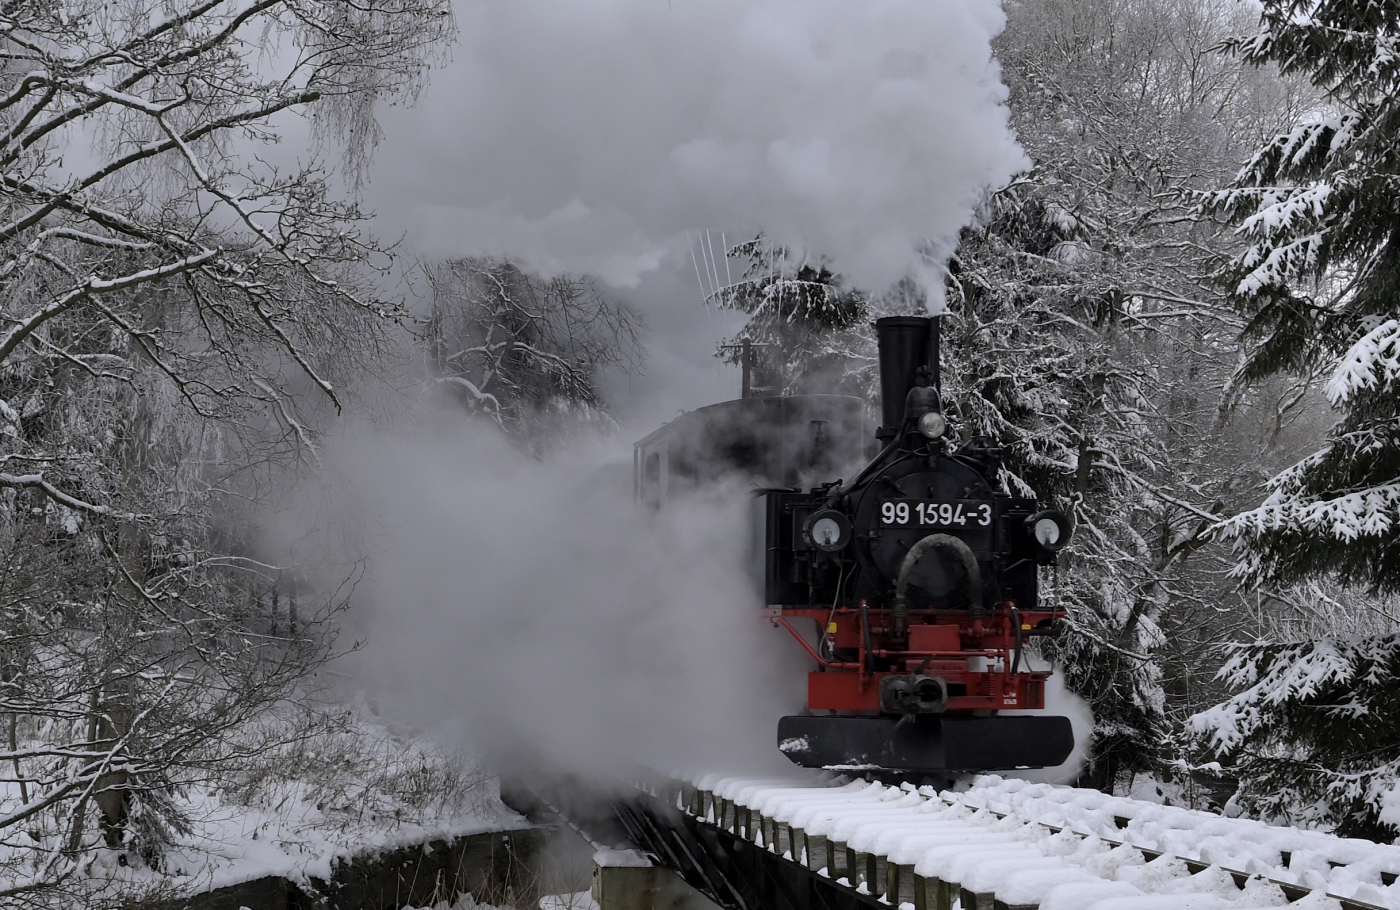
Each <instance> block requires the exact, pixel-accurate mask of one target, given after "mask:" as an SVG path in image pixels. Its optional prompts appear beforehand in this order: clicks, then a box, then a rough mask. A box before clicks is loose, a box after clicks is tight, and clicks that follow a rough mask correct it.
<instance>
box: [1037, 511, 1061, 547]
mask: <svg viewBox="0 0 1400 910" xmlns="http://www.w3.org/2000/svg"><path fill="white" fill-rule="evenodd" d="M1035 539H1036V541H1037V542H1038V543H1039V544H1040V545H1041V546H1042V547H1053V546H1054V545H1055V544H1057V543H1059V542H1060V523H1059V522H1058V521H1056V520H1055V519H1053V518H1042V519H1040V520H1039V521H1037V522H1036V523H1035Z"/></svg>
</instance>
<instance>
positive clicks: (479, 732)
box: [328, 425, 805, 777]
mask: <svg viewBox="0 0 1400 910" xmlns="http://www.w3.org/2000/svg"><path fill="white" fill-rule="evenodd" d="M595 454H596V453H595ZM328 458H329V461H330V462H331V463H333V464H334V465H335V466H336V467H337V469H338V472H339V473H341V474H342V475H343V477H344V479H345V480H347V481H348V483H349V486H350V487H351V488H352V489H353V490H354V491H355V493H354V495H353V496H352V497H347V498H344V499H343V500H341V501H340V506H341V508H342V509H343V514H342V515H341V516H338V518H337V520H336V521H334V522H332V524H333V525H337V526H340V527H342V528H343V527H344V523H345V522H353V523H355V524H356V525H357V526H358V529H359V531H360V533H361V534H363V535H367V536H366V537H364V538H363V539H362V540H361V541H360V546H362V547H364V548H365V549H368V550H369V552H371V553H372V554H373V555H372V556H371V558H370V560H369V564H368V577H367V581H366V583H365V584H364V585H362V587H361V588H360V589H359V590H358V591H357V592H356V598H355V600H356V604H357V607H356V610H355V611H354V612H353V614H352V616H351V631H352V632H354V633H355V634H356V636H357V637H359V638H362V639H363V640H365V642H366V645H365V647H364V649H363V650H362V651H360V652H359V653H357V654H354V655H352V656H351V657H350V658H349V666H348V667H345V669H348V670H349V671H350V672H351V675H352V677H353V679H354V680H355V683H354V684H355V685H356V686H358V687H360V688H361V689H362V690H363V691H365V693H366V694H367V695H368V696H370V697H371V698H372V699H374V703H375V704H376V705H377V707H378V708H379V710H380V711H382V712H383V713H384V714H385V715H386V716H387V717H389V718H391V719H395V720H397V721H400V722H407V723H410V724H413V725H415V726H418V727H420V728H428V727H437V728H439V729H442V727H443V725H448V726H449V727H450V728H451V729H452V730H453V731H454V732H453V733H452V735H453V736H454V738H455V739H456V742H455V743H454V744H455V745H461V746H465V747H466V748H467V749H468V750H469V751H472V752H474V753H476V754H477V755H479V756H480V757H481V758H482V759H484V760H485V761H487V762H488V764H490V765H491V766H492V767H494V768H496V769H498V770H504V771H511V770H514V771H516V772H522V771H525V770H528V769H531V768H533V769H540V768H544V769H550V770H561V769H562V770H564V771H567V772H570V773H573V774H583V775H591V776H597V777H606V776H608V775H610V774H617V773H622V772H625V771H626V770H627V769H629V768H630V767H634V766H642V765H645V766H650V767H652V768H656V769H659V770H662V771H669V770H673V769H679V768H685V769H725V768H749V769H752V768H763V767H766V766H770V765H781V766H783V767H790V766H788V765H787V763H786V762H785V761H784V760H783V759H782V757H781V755H780V754H779V753H778V752H777V750H776V749H775V748H774V731H775V729H776V726H777V718H778V717H779V716H780V715H781V714H782V713H785V712H790V711H794V710H797V709H800V708H801V706H802V696H803V683H804V682H805V676H804V673H803V669H804V666H803V661H802V660H801V651H800V649H799V648H798V647H797V645H796V644H795V643H793V642H792V641H790V640H788V639H787V635H786V633H783V632H780V631H778V630H775V629H773V628H772V626H771V625H770V624H769V622H768V621H767V620H766V618H765V611H764V610H763V609H762V606H761V600H762V598H761V595H760V594H759V592H758V590H757V589H756V587H755V586H754V585H753V583H752V582H751V580H750V579H751V577H752V574H751V570H750V569H749V565H750V562H749V560H750V554H749V551H748V546H749V537H748V535H747V530H748V526H747V524H746V522H747V517H746V516H747V512H746V510H747V508H748V507H749V506H750V503H751V497H750V496H748V495H746V494H744V493H743V492H742V491H739V490H725V491H720V490H716V494H717V495H716V498H715V499H714V500H713V501H700V502H692V503H688V504H685V505H684V506H681V505H674V506H672V507H668V508H667V509H666V510H663V511H662V512H661V513H660V514H651V513H649V512H644V511H643V510H641V509H639V508H638V507H637V506H635V505H634V503H633V502H632V499H631V475H630V467H631V466H630V463H624V464H622V465H613V466H611V467H612V468H617V469H618V470H605V471H601V472H600V471H598V470H596V469H593V468H591V467H590V466H589V465H588V464H587V463H586V462H580V463H571V462H551V463H539V462H535V461H532V460H530V459H528V458H522V457H521V454H520V452H519V451H518V450H516V449H514V448H512V447H510V446H509V445H507V444H506V443H505V442H504V441H503V440H502V439H501V438H499V436H498V435H497V434H495V433H494V432H493V431H492V430H491V429H490V428H489V427H488V426H486V425H478V426H475V427H466V428H462V427H460V426H458V428H457V429H456V430H451V431H436V432H430V433H417V432H412V431H408V430H402V431H401V432H398V433H394V434H383V433H370V432H366V433H362V434H358V435H357V434H347V435H346V436H345V437H343V438H342V439H341V441H340V443H339V444H338V445H336V446H333V447H332V449H331V451H330V453H329V455H328ZM364 545H367V546H364Z"/></svg>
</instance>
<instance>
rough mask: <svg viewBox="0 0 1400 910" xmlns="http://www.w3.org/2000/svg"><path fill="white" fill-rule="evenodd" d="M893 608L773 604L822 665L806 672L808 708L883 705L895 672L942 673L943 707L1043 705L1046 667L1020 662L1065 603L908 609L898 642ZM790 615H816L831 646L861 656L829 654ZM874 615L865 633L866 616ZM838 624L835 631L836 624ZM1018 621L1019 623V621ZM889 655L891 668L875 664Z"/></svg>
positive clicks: (856, 709)
mask: <svg viewBox="0 0 1400 910" xmlns="http://www.w3.org/2000/svg"><path fill="white" fill-rule="evenodd" d="M892 612H893V611H891V610H888V609H869V608H865V607H864V604H862V608H854V609H853V608H845V607H840V608H837V609H835V610H832V609H830V608H820V607H818V608H813V607H781V608H775V609H772V610H770V614H771V617H772V621H773V623H774V624H775V625H777V624H781V625H782V626H783V627H784V628H785V629H787V630H788V632H789V633H791V635H792V637H793V638H795V639H796V640H797V641H798V643H799V644H801V645H802V647H803V649H804V650H806V652H807V654H808V655H809V656H810V657H811V658H812V659H813V660H815V661H816V662H817V667H818V668H817V669H816V670H814V671H812V672H811V673H809V674H808V675H807V707H808V710H810V711H813V712H817V711H839V712H842V713H846V714H869V715H876V714H879V713H880V696H879V689H880V679H881V678H882V677H884V676H891V675H905V674H917V675H925V674H926V675H929V676H938V677H942V678H943V680H944V681H945V682H946V684H947V687H948V698H947V707H946V709H945V713H949V714H959V713H972V712H978V713H984V712H988V711H1002V710H1018V711H1024V710H1028V709H1039V708H1044V707H1045V680H1046V679H1047V678H1049V676H1050V671H1048V670H1023V669H1020V660H1019V652H1020V650H1021V648H1022V647H1023V646H1024V643H1025V640H1026V639H1027V638H1029V637H1031V636H1035V635H1043V634H1045V633H1046V632H1048V631H1049V630H1050V628H1051V627H1052V626H1053V625H1054V623H1055V621H1056V620H1058V619H1060V618H1062V617H1063V616H1064V615H1065V614H1064V612H1063V611H1060V610H1030V611H1025V612H1022V611H1020V610H1018V609H1016V607H1015V605H1013V604H1012V603H1011V602H1010V601H1007V602H1004V603H1002V604H1001V606H1000V608H999V609H997V610H995V611H992V612H987V613H982V614H980V615H977V614H973V613H970V612H950V611H947V610H910V611H909V614H908V615H909V623H910V624H909V628H908V642H907V645H906V646H905V648H903V649H898V650H896V649H893V648H892V641H891V638H892V636H891V628H890V623H891V613H892ZM790 619H811V620H815V621H816V623H817V628H818V629H819V630H820V631H821V634H823V635H830V636H831V638H832V643H833V648H834V649H840V650H847V651H849V650H852V649H853V650H855V651H856V654H857V659H856V660H854V661H850V660H844V661H842V660H828V659H826V658H824V657H822V656H821V654H819V653H818V652H817V650H816V649H814V648H813V647H812V645H811V643H810V642H809V641H808V640H807V639H806V638H805V637H804V636H803V635H802V633H801V632H799V631H798V630H797V629H794V628H793V626H792V624H791V623H790V622H789V620H790ZM866 622H868V623H869V636H868V641H869V642H870V646H869V648H868V649H867V644H866V642H867V635H866V629H865V626H864V623H866ZM833 626H834V627H835V628H834V631H833V630H832V628H831V627H833ZM1018 626H1019V628H1018ZM876 659H878V660H880V661H881V662H882V663H885V662H886V661H888V662H889V663H888V665H889V666H890V667H891V668H892V669H891V670H888V671H878V670H873V669H871V666H872V664H873V663H874V661H875V660H876Z"/></svg>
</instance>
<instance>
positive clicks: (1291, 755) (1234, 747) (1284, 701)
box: [1188, 634, 1400, 840]
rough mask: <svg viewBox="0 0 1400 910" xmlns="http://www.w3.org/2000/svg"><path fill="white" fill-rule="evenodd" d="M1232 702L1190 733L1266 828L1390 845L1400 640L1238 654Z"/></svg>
mask: <svg viewBox="0 0 1400 910" xmlns="http://www.w3.org/2000/svg"><path fill="white" fill-rule="evenodd" d="M1220 678H1221V679H1222V680H1223V681H1224V682H1225V683H1227V684H1228V685H1229V686H1230V687H1231V689H1232V690H1234V691H1235V694H1234V695H1233V696H1232V697H1231V698H1230V699H1229V700H1227V701H1225V702H1223V703H1221V704H1219V705H1216V706H1215V707H1213V708H1210V709H1208V710H1206V711H1203V712H1201V713H1199V714H1197V715H1195V716H1194V717H1192V718H1191V719H1190V722H1189V724H1188V733H1189V735H1190V736H1191V737H1192V738H1193V739H1194V740H1195V741H1196V743H1197V745H1198V746H1200V747H1202V748H1203V749H1205V750H1206V751H1207V753H1208V754H1209V756H1210V757H1212V758H1215V759H1217V760H1219V761H1220V762H1222V763H1223V764H1224V765H1226V767H1227V770H1228V771H1229V772H1230V773H1232V774H1233V775H1237V776H1238V778H1239V781H1240V786H1239V791H1238V793H1237V794H1236V797H1235V799H1236V801H1237V802H1238V803H1239V805H1240V806H1241V808H1244V809H1246V810H1248V811H1250V812H1252V813H1256V814H1258V815H1261V816H1263V817H1266V818H1279V819H1283V820H1286V821H1288V822H1290V823H1295V824H1303V825H1308V826H1326V827H1333V828H1336V830H1337V831H1338V832H1339V833H1341V834H1345V835H1349V836H1361V837H1374V838H1381V839H1385V840H1389V839H1391V838H1393V837H1394V836H1395V833H1396V831H1397V828H1400V812H1397V811H1396V808H1397V807H1400V800H1397V796H1400V726H1397V725H1396V723H1395V717H1396V714H1397V712H1400V635H1394V634H1392V635H1384V636H1375V637H1360V638H1348V639H1341V638H1337V639H1319V640H1317V641H1308V642H1299V643H1292V644H1265V643H1258V644H1250V645H1234V646H1231V647H1230V649H1229V659H1228V660H1227V662H1226V664H1225V666H1224V667H1223V668H1222V669H1221V670H1220Z"/></svg>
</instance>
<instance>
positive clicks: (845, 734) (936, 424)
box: [634, 316, 1074, 775]
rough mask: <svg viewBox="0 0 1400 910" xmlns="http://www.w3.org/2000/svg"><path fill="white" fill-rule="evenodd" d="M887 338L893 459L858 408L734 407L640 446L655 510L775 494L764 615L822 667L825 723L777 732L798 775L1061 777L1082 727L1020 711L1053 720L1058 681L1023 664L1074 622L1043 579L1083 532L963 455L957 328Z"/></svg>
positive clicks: (637, 467) (766, 540) (917, 328)
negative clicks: (1055, 771)
mask: <svg viewBox="0 0 1400 910" xmlns="http://www.w3.org/2000/svg"><path fill="white" fill-rule="evenodd" d="M875 327H876V332H877V335H878V339H879V347H880V386H881V399H882V413H883V419H882V424H883V425H882V426H881V428H880V429H879V430H878V431H877V432H876V433H875V440H874V444H869V436H868V431H867V428H866V427H867V424H866V422H865V419H864V403H863V402H861V401H860V400H859V399H855V398H849V397H844V396H833V395H802V396H791V397H784V398H778V397H773V398H747V399H740V400H737V401H729V402H723V403H720V404H715V405H710V406H708V407H704V408H699V409H697V410H695V411H691V412H689V413H687V414H684V415H681V416H680V417H678V418H676V419H675V420H673V421H671V422H670V423H668V424H667V425H666V426H664V427H662V428H661V429H659V430H657V431H656V432H655V433H652V434H651V435H650V436H648V437H646V438H645V439H643V440H640V441H639V442H638V443H637V444H636V447H635V464H634V477H635V483H636V493H637V496H638V498H639V499H640V500H641V501H642V502H644V503H646V504H648V505H649V506H652V507H660V506H661V505H662V504H664V503H665V502H666V501H667V500H668V499H670V498H672V497H673V496H676V495H679V494H680V493H682V492H683V491H684V490H686V489H689V488H695V487H701V486H705V485H708V484H710V483H713V482H714V481H716V480H718V479H719V478H721V477H722V476H725V475H730V474H734V473H736V472H737V473H739V474H741V475H744V476H746V477H748V478H749V479H750V480H751V481H752V482H755V483H757V484H758V485H759V486H760V487H761V488H762V489H760V490H759V492H758V493H757V500H756V503H755V505H756V506H757V508H758V528H757V531H758V535H759V536H760V539H761V540H762V554H763V555H762V556H761V557H760V561H761V563H762V565H761V567H760V568H761V573H762V586H763V588H764V591H765V595H766V596H765V600H766V603H767V605H768V609H769V611H770V613H771V615H772V619H773V621H774V622H775V623H777V624H781V625H783V626H784V627H786V628H787V630H788V631H789V632H791V633H792V635H793V637H794V638H795V639H796V640H797V641H798V642H799V643H800V644H801V646H802V647H803V648H805V649H806V650H807V653H808V654H809V655H810V656H811V657H812V659H813V660H814V661H815V662H816V667H815V669H814V670H813V671H812V672H811V673H809V675H808V684H807V712H806V713H804V714H802V715H795V716H790V717H784V718H782V719H781V721H780V722H779V726H778V747H779V748H780V749H781V750H782V751H783V752H784V754H785V755H786V756H787V757H788V758H789V759H790V760H792V761H793V762H795V763H797V764H799V765H805V766H808V767H843V768H860V769H866V770H876V771H887V772H892V773H895V774H907V775H919V774H930V775H938V774H949V773H958V772H965V771H980V770H1005V769H1012V768H1026V767H1048V766H1052V765H1057V764H1060V763H1061V762H1063V761H1064V760H1065V759H1066V758H1067V757H1068V755H1069V753H1070V751H1071V750H1072V748H1073V745H1074V739H1073V734H1072V732H1071V729H1070V723H1069V719H1068V718H1065V717H1057V716H1047V715H1044V714H1026V713H1004V712H1025V711H1030V710H1040V709H1043V708H1044V706H1045V680H1046V679H1047V678H1048V677H1049V675H1050V674H1049V673H1048V672H1047V671H1043V670H1031V669H1030V668H1029V667H1028V666H1027V662H1026V661H1025V660H1024V655H1023V653H1022V652H1023V649H1024V647H1025V645H1026V643H1027V641H1028V640H1029V639H1030V638H1031V637H1033V636H1037V635H1044V634H1047V633H1048V632H1049V631H1050V630H1051V628H1052V626H1053V624H1054V622H1055V620H1056V619H1058V618H1059V616H1060V614H1058V613H1057V612H1056V611H1054V610H1049V609H1042V608H1041V607H1040V606H1039V605H1038V599H1037V590H1036V587H1037V574H1038V573H1037V567H1038V566H1044V565H1053V564H1054V562H1055V558H1056V553H1058V551H1059V550H1060V549H1061V548H1062V547H1063V546H1064V545H1065V544H1066V543H1067V542H1068V541H1069V538H1070V533H1071V528H1070V522H1069V520H1068V518H1067V517H1066V516H1065V515H1064V514H1063V513H1061V512H1057V511H1054V510H1043V509H1039V508H1038V507H1037V505H1036V503H1035V501H1034V500H1030V499H1021V498H1016V497H1012V496H1008V495H1005V494H1002V493H999V492H997V489H996V485H995V482H994V481H995V479H996V476H997V472H998V468H999V465H1000V450H999V449H998V448H997V447H996V445H995V444H994V442H993V441H992V440H991V439H989V438H986V437H975V438H973V439H971V440H968V441H967V442H966V443H964V444H963V445H961V446H959V447H958V448H956V449H953V448H952V447H951V446H950V445H949V443H948V440H947V436H946V432H947V429H948V426H947V422H946V420H945V419H944V416H943V409H942V403H941V399H940V395H939V389H938V381H939V369H938V368H939V363H938V359H939V358H938V321H937V320H936V319H932V318H928V317H914V316H895V317H888V318H884V319H880V320H877V321H876V323H875ZM871 451H878V454H876V455H875V456H874V457H873V459H872V458H870V457H869V453H870V452H871ZM862 462H865V464H864V467H861V466H860V465H861V463H862ZM848 469H854V474H853V477H852V479H851V480H850V481H849V482H845V481H842V480H839V479H836V478H838V477H839V476H840V475H841V474H842V473H843V472H845V473H851V471H850V470H848ZM798 619H802V620H813V621H815V625H816V628H815V633H816V634H815V636H812V635H811V634H810V633H808V634H804V633H803V630H801V629H799V628H797V627H795V626H794V625H793V621H794V620H798ZM801 625H802V626H803V627H805V628H806V629H811V626H809V625H808V624H807V623H805V622H804V623H801Z"/></svg>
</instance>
